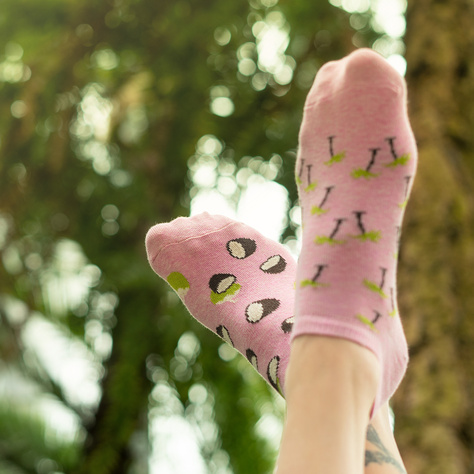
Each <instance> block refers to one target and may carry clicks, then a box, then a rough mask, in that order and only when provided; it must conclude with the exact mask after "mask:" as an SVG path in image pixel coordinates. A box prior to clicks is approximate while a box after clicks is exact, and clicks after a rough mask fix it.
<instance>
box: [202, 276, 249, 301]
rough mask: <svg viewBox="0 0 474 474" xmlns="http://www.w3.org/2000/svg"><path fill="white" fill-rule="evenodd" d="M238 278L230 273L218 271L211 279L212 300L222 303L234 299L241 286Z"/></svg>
mask: <svg viewBox="0 0 474 474" xmlns="http://www.w3.org/2000/svg"><path fill="white" fill-rule="evenodd" d="M236 280H237V278H236V277H235V276H234V275H231V274H230V273H216V274H215V275H213V276H212V277H211V279H210V280H209V288H210V289H211V302H212V303H213V304H221V303H225V302H226V301H233V300H234V298H235V297H236V296H237V293H238V292H239V291H240V288H241V286H240V285H239V284H238V283H236Z"/></svg>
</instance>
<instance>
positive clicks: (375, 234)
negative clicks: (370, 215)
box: [352, 211, 382, 242]
mask: <svg viewBox="0 0 474 474" xmlns="http://www.w3.org/2000/svg"><path fill="white" fill-rule="evenodd" d="M353 214H354V215H355V216H356V219H357V227H358V228H359V229H360V232H361V233H360V235H353V236H352V237H353V238H354V239H358V240H362V241H364V242H365V241H367V240H370V241H371V242H378V241H379V240H380V239H381V237H382V233H381V232H380V231H379V230H371V231H368V232H367V230H366V229H365V226H364V223H363V222H362V216H363V215H364V214H367V212H366V211H354V212H353Z"/></svg>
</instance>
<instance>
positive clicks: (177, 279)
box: [166, 272, 190, 299]
mask: <svg viewBox="0 0 474 474" xmlns="http://www.w3.org/2000/svg"><path fill="white" fill-rule="evenodd" d="M166 281H167V282H168V283H169V285H170V286H171V288H173V290H174V291H176V293H177V294H178V296H179V297H180V298H181V299H184V297H185V296H186V294H187V293H188V291H189V288H190V286H189V282H188V280H186V277H185V276H184V275H183V274H182V273H179V272H172V273H170V274H169V275H168V277H167V278H166Z"/></svg>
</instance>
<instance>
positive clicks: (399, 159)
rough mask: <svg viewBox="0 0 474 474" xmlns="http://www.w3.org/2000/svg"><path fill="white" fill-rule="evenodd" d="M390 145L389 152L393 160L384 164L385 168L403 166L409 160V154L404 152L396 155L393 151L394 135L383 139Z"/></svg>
mask: <svg viewBox="0 0 474 474" xmlns="http://www.w3.org/2000/svg"><path fill="white" fill-rule="evenodd" d="M385 140H386V141H387V142H388V143H389V145H390V153H391V154H392V157H393V161H392V162H391V163H389V164H388V165H385V166H386V167H387V168H395V167H397V166H405V165H406V164H407V163H408V162H409V161H410V154H409V153H406V154H405V155H402V156H398V155H397V152H396V151H395V140H396V137H388V138H386V139H385Z"/></svg>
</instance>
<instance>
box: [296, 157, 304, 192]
mask: <svg viewBox="0 0 474 474" xmlns="http://www.w3.org/2000/svg"><path fill="white" fill-rule="evenodd" d="M304 162H305V159H304V158H301V163H300V170H299V172H298V176H296V178H295V181H296V184H297V185H298V186H299V185H301V184H303V170H304Z"/></svg>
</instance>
